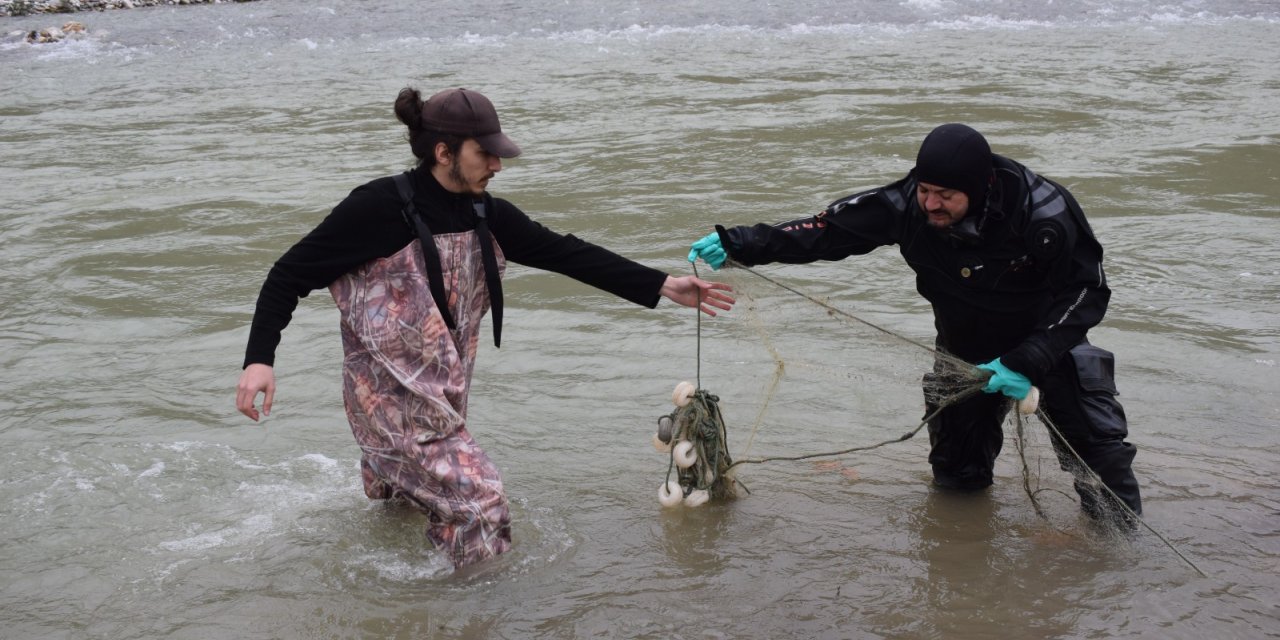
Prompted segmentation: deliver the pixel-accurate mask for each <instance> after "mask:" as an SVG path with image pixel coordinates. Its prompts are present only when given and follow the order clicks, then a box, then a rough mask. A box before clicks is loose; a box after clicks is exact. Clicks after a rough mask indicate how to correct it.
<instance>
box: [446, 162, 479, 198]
mask: <svg viewBox="0 0 1280 640" xmlns="http://www.w3.org/2000/svg"><path fill="white" fill-rule="evenodd" d="M449 180H450V181H452V182H453V183H454V184H456V185H458V186H459V187H462V190H463V192H465V193H471V194H474V195H480V194H481V193H484V187H482V186H480V183H479V182H478V181H475V182H473V181H471V180H468V179H467V178H466V177H465V176H463V175H462V165H461V164H459V163H456V162H455V163H454V164H453V165H452V166H450V167H449Z"/></svg>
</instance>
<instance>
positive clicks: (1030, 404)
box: [1018, 387, 1040, 416]
mask: <svg viewBox="0 0 1280 640" xmlns="http://www.w3.org/2000/svg"><path fill="white" fill-rule="evenodd" d="M1038 408H1040V389H1038V388H1036V387H1031V391H1029V392H1027V397H1025V398H1023V399H1021V400H1019V401H1018V413H1020V414H1022V415H1024V416H1029V415H1032V414H1034V413H1035V412H1036V409H1038Z"/></svg>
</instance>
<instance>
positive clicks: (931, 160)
mask: <svg viewBox="0 0 1280 640" xmlns="http://www.w3.org/2000/svg"><path fill="white" fill-rule="evenodd" d="M992 173H993V172H992V166H991V146H990V145H988V144H987V139H986V138H983V137H982V134H981V133H978V132H977V131H975V130H974V129H973V128H972V127H969V126H966V125H963V124H944V125H942V126H939V127H938V128H936V129H934V130H933V131H931V132H929V135H928V136H926V137H925V139H924V142H923V143H921V144H920V152H919V153H918V154H916V179H917V180H919V181H920V182H927V183H929V184H932V185H936V186H939V187H943V188H946V189H955V190H957V191H962V192H964V194H965V195H967V196H969V206H970V207H971V208H972V210H977V211H981V207H982V206H983V203H984V202H985V201H986V198H987V189H988V188H989V187H990V186H991V176H992Z"/></svg>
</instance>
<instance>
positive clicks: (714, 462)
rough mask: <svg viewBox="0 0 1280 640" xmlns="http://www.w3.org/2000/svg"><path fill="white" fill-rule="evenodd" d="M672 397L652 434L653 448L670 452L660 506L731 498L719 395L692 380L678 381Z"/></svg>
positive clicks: (727, 453)
mask: <svg viewBox="0 0 1280 640" xmlns="http://www.w3.org/2000/svg"><path fill="white" fill-rule="evenodd" d="M671 400H672V403H673V404H675V405H676V409H675V410H674V411H672V412H671V413H670V414H667V415H664V416H662V417H660V418H658V432H657V433H656V434H654V436H653V446H654V448H655V449H657V450H658V451H659V452H661V453H666V454H668V456H669V464H668V466H667V480H666V482H664V483H663V485H662V486H661V487H659V488H658V502H660V503H662V506H664V507H674V506H676V505H681V504H683V505H684V506H686V507H697V506H701V505H703V504H706V503H707V502H708V501H709V500H723V499H726V498H732V497H733V496H734V495H735V492H734V480H733V476H732V475H731V471H730V470H731V469H732V468H733V459H732V458H731V457H730V456H729V443H728V438H727V435H726V430H725V424H724V416H723V415H721V413H720V405H719V402H720V399H719V398H717V397H716V396H714V395H712V394H711V393H709V392H707V391H706V390H705V389H698V388H696V387H695V386H694V385H693V383H691V382H681V383H680V384H678V385H676V388H675V391H673V392H672V394H671ZM673 474H674V476H675V477H672V475H673Z"/></svg>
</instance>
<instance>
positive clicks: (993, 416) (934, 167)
mask: <svg viewBox="0 0 1280 640" xmlns="http://www.w3.org/2000/svg"><path fill="white" fill-rule="evenodd" d="M974 203H976V205H975V204H974ZM885 245H897V246H898V249H899V251H901V253H902V257H903V258H905V259H906V261H907V264H908V265H910V266H911V268H912V270H914V271H915V272H916V288H917V290H919V292H920V295H922V296H924V298H925V299H926V300H928V301H929V303H930V304H931V305H932V306H933V312H934V325H935V327H936V328H937V332H938V335H937V346H938V349H939V350H941V351H944V352H947V353H950V354H952V355H955V356H958V357H960V358H962V359H964V360H966V361H968V362H973V363H984V364H979V365H978V367H979V368H981V369H986V370H988V371H991V372H992V376H991V378H990V380H989V382H988V383H987V385H986V387H985V388H984V389H983V390H984V391H986V392H987V393H986V394H979V395H978V396H975V397H972V398H970V399H968V400H965V401H962V402H960V403H957V404H955V405H953V406H951V407H948V408H947V409H946V410H944V411H942V412H941V414H940V415H938V416H937V417H936V418H935V419H933V420H932V421H931V422H930V423H929V441H930V445H931V449H930V452H929V462H930V464H931V465H932V466H933V475H934V481H935V483H936V484H937V485H939V486H941V487H945V488H952V489H959V490H970V491H971V490H978V489H983V488H986V487H988V486H990V485H991V483H992V467H993V466H994V464H995V459H996V456H997V455H998V454H999V452H1000V447H1001V444H1002V441H1003V434H1002V432H1001V428H1000V425H1001V422H1002V421H1003V419H1004V415H1005V414H1006V413H1007V411H1008V410H1009V407H1010V402H1009V401H1008V400H1007V399H1006V398H1004V397H1002V395H1003V396H1008V397H1010V398H1014V399H1021V398H1023V397H1025V396H1026V395H1027V393H1028V391H1029V390H1030V387H1031V385H1033V384H1034V385H1035V386H1037V387H1038V388H1040V389H1042V390H1043V394H1044V395H1043V400H1042V402H1041V408H1042V409H1043V410H1044V411H1045V412H1046V413H1047V414H1048V416H1049V418H1050V420H1052V422H1053V424H1055V425H1056V426H1057V427H1058V429H1059V430H1060V431H1061V432H1062V434H1063V435H1064V436H1065V437H1066V439H1067V440H1068V442H1069V443H1070V445H1071V447H1072V448H1074V449H1075V450H1076V451H1077V452H1078V453H1079V454H1080V456H1081V457H1082V458H1083V459H1084V461H1085V462H1086V463H1087V464H1088V466H1089V468H1091V469H1092V470H1093V471H1094V472H1096V473H1097V474H1098V476H1099V477H1100V478H1101V480H1102V481H1103V483H1105V484H1106V486H1107V487H1109V488H1110V489H1111V490H1112V491H1114V492H1115V494H1116V495H1117V496H1119V498H1120V499H1121V500H1122V501H1123V502H1124V503H1125V504H1126V505H1128V507H1129V508H1130V509H1132V510H1133V512H1134V513H1135V514H1141V512H1142V501H1141V498H1140V496H1139V491H1138V482H1137V480H1136V479H1135V478H1134V475H1133V471H1132V469H1131V466H1130V465H1131V463H1132V461H1133V457H1134V454H1135V453H1136V450H1135V448H1134V447H1133V445H1131V444H1129V443H1127V442H1125V437H1126V436H1127V435H1128V428H1127V426H1126V423H1125V417H1124V410H1123V409H1122V408H1121V406H1120V404H1119V402H1117V401H1116V387H1115V379H1114V368H1115V360H1114V356H1113V355H1112V354H1111V353H1110V352H1108V351H1105V350H1103V349H1100V348H1098V347H1096V346H1094V345H1092V344H1089V342H1088V340H1087V339H1086V334H1087V333H1088V331H1089V328H1090V327H1093V326H1094V325H1096V324H1097V323H1098V322H1099V321H1100V320H1101V319H1102V316H1103V314H1105V313H1106V310H1107V301H1108V299H1109V298H1110V295H1111V291H1110V289H1108V287H1107V284H1106V279H1105V277H1104V276H1103V272H1102V246H1101V245H1099V244H1098V241H1097V240H1096V239H1095V238H1094V236H1093V232H1092V231H1091V230H1090V228H1089V224H1088V222H1087V221H1086V220H1085V217H1084V213H1083V212H1082V211H1081V209H1080V207H1079V205H1078V204H1077V203H1076V201H1075V199H1074V198H1073V197H1072V196H1071V194H1070V193H1069V192H1068V191H1067V190H1066V189H1065V188H1063V187H1062V186H1061V185H1058V184H1056V183H1054V182H1052V181H1050V180H1048V179H1046V178H1044V177H1042V176H1038V175H1036V174H1035V173H1032V172H1031V171H1030V170H1028V169H1027V168H1026V167H1024V166H1022V165H1020V164H1018V163H1017V162H1014V161H1013V160H1010V159H1008V158H1004V157H1002V156H999V155H996V154H993V153H992V152H991V149H990V147H989V146H988V144H987V141H986V140H985V139H984V138H983V136H982V134H980V133H978V132H977V131H975V130H973V129H972V128H970V127H968V126H965V125H961V124H947V125H942V126H940V127H938V128H936V129H934V130H933V132H931V133H930V134H929V136H928V137H926V138H925V140H924V143H923V144H922V145H921V146H920V150H919V154H918V156H917V158H916V167H915V169H913V170H912V171H911V172H910V173H909V174H907V176H906V177H905V178H902V179H901V180H898V181H897V182H894V183H893V184H890V185H888V186H885V187H881V188H878V189H872V190H869V191H864V192H861V193H857V194H854V195H851V196H848V197H845V198H841V199H839V200H837V201H835V202H833V203H831V204H830V205H829V206H828V207H827V208H826V209H825V210H824V211H822V212H820V213H819V214H818V215H816V216H813V217H809V218H802V219H800V220H795V221H792V222H786V223H782V224H778V225H767V224H757V225H754V226H740V227H734V228H731V229H725V228H724V227H721V226H717V227H716V233H713V234H711V235H708V236H707V237H705V238H703V239H701V240H699V241H698V242H695V243H694V244H693V247H692V251H690V253H689V259H690V260H691V261H692V260H695V259H697V258H699V257H700V258H702V259H703V260H705V261H706V262H708V263H709V264H711V266H712V267H713V268H718V267H719V266H720V265H722V264H723V263H724V261H725V259H726V257H732V258H733V259H734V260H735V261H737V262H739V263H741V264H743V265H748V266H750V265H757V264H764V263H769V262H784V263H793V264H795V263H807V262H813V261H816V260H840V259H843V258H845V257H848V256H851V255H861V254H865V253H869V252H871V251H872V250H874V249H875V248H876V247H880V246H885ZM933 375H934V374H927V375H926V376H925V378H926V380H925V386H926V389H927V388H928V387H929V386H930V382H931V380H932V378H933ZM926 395H928V394H927V393H926ZM934 409H936V406H930V407H929V408H928V413H932V412H933V410H934ZM1054 445H1055V446H1057V445H1059V442H1058V441H1057V439H1056V438H1055V439H1054ZM1058 455H1059V458H1060V459H1061V460H1062V461H1063V463H1064V465H1065V464H1066V463H1067V462H1070V460H1071V457H1070V454H1069V453H1068V452H1066V451H1065V450H1063V449H1062V448H1061V447H1060V446H1059V447H1058ZM1076 491H1077V492H1078V493H1079V494H1080V501H1081V506H1082V507H1083V509H1084V510H1085V512H1086V513H1088V514H1089V515H1090V516H1092V517H1094V518H1104V517H1106V516H1107V513H1108V512H1112V513H1116V514H1117V515H1120V514H1119V511H1120V510H1115V509H1110V510H1109V509H1107V508H1106V506H1107V505H1108V504H1110V503H1111V502H1113V501H1112V500H1110V497H1109V496H1106V495H1105V494H1104V493H1100V492H1097V491H1095V490H1093V489H1090V488H1089V487H1088V486H1086V485H1085V484H1083V483H1081V482H1076ZM1108 519H1110V518H1108ZM1117 521H1118V522H1121V523H1126V524H1132V523H1131V522H1128V520H1127V518H1125V517H1118V518H1117Z"/></svg>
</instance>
